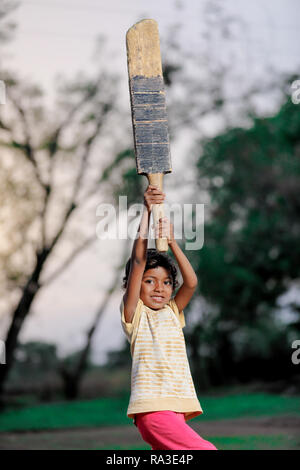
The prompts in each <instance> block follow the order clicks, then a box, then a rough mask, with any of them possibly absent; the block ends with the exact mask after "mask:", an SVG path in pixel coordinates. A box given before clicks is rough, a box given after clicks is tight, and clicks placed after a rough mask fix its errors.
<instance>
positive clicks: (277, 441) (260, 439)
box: [90, 434, 300, 450]
mask: <svg viewBox="0 0 300 470" xmlns="http://www.w3.org/2000/svg"><path fill="white" fill-rule="evenodd" d="M208 440H209V441H210V442H212V443H213V444H214V445H215V446H216V447H217V449H218V450H285V449H289V450H291V449H293V448H294V449H299V444H300V443H299V442H298V441H297V439H295V438H290V437H288V436H285V435H283V434H280V435H274V436H262V435H249V436H239V437H237V436H226V437H225V436H222V437H220V436H216V437H211V436H210V437H209V438H208ZM90 450H151V447H150V446H147V445H146V444H145V446H140V447H136V446H132V447H130V446H127V447H122V446H107V447H105V448H104V447H96V448H92V449H90Z"/></svg>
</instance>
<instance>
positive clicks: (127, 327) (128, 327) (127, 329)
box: [120, 298, 142, 342]
mask: <svg viewBox="0 0 300 470" xmlns="http://www.w3.org/2000/svg"><path fill="white" fill-rule="evenodd" d="M141 304H142V301H141V299H139V300H138V303H137V306H136V309H135V312H134V314H133V317H132V320H131V323H127V322H126V320H125V313H124V300H123V298H122V301H121V304H120V312H121V324H122V328H123V330H124V333H125V335H126V336H127V339H128V341H129V342H131V337H132V333H133V330H134V328H135V327H136V324H137V321H138V317H139V313H140V309H141Z"/></svg>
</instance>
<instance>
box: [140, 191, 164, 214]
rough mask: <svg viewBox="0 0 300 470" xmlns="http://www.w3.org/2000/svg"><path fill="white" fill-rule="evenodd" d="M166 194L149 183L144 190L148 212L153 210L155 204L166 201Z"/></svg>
mask: <svg viewBox="0 0 300 470" xmlns="http://www.w3.org/2000/svg"><path fill="white" fill-rule="evenodd" d="M165 197H166V195H165V193H164V192H162V191H161V190H160V189H158V187H157V186H154V185H152V184H149V186H148V188H147V189H146V191H145V192H144V205H145V206H146V208H147V211H148V212H151V210H152V205H153V204H161V203H162V202H164V199H165Z"/></svg>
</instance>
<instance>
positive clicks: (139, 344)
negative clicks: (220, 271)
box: [120, 299, 203, 420]
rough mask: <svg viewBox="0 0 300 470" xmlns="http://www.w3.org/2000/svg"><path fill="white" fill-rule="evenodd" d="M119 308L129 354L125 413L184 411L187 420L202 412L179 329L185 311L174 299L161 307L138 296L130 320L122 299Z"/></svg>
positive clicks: (183, 321) (131, 415)
mask: <svg viewBox="0 0 300 470" xmlns="http://www.w3.org/2000/svg"><path fill="white" fill-rule="evenodd" d="M120 311H121V323H122V327H123V329H124V332H125V334H126V336H127V339H128V341H129V342H130V350H131V355H132V368H131V395H130V400H129V406H128V410H127V416H128V417H129V418H134V415H135V414H136V413H145V412H147V411H163V410H170V411H176V412H181V413H184V414H185V420H188V419H191V418H194V417H195V416H198V415H199V414H202V413H203V411H202V408H201V405H200V403H199V401H198V398H197V395H196V392H195V388H194V383H193V379H192V376H191V372H190V367H189V363H188V358H187V354H186V347H185V340H184V335H183V332H182V328H183V327H184V326H185V319H184V312H183V311H181V312H179V311H178V308H177V305H176V303H175V301H174V299H171V300H170V301H169V302H168V303H167V304H166V305H165V306H164V307H163V308H161V309H160V310H152V309H151V308H150V307H147V306H146V305H145V304H144V303H143V301H142V300H141V299H139V300H138V303H137V307H136V310H135V312H134V316H133V318H132V322H131V323H126V321H125V315H124V302H123V299H122V302H121V305H120Z"/></svg>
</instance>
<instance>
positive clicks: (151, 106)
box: [126, 20, 172, 175]
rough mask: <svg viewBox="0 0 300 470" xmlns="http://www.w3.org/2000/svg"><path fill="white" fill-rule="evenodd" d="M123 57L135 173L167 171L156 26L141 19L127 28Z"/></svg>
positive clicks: (167, 149) (163, 96)
mask: <svg viewBox="0 0 300 470" xmlns="http://www.w3.org/2000/svg"><path fill="white" fill-rule="evenodd" d="M126 39H127V42H126V44H127V58H128V74H129V90H130V100H131V112H132V124H133V135H134V145H135V155H136V165H137V172H138V173H139V174H141V175H148V174H151V173H162V174H164V173H171V171H172V165H171V157H170V145H169V133H168V118H167V110H166V99H165V90H164V82H163V76H162V67H161V56H160V44H159V33H158V26H157V23H156V21H154V20H143V21H140V22H139V23H137V24H136V25H134V26H133V27H132V28H130V29H129V31H128V32H127V35H126Z"/></svg>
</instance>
